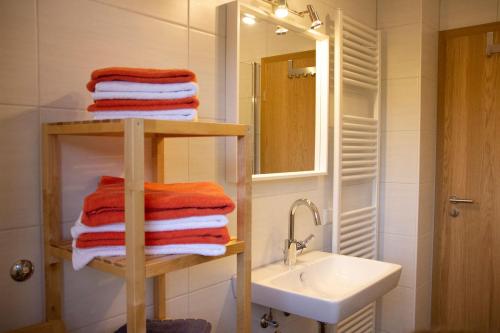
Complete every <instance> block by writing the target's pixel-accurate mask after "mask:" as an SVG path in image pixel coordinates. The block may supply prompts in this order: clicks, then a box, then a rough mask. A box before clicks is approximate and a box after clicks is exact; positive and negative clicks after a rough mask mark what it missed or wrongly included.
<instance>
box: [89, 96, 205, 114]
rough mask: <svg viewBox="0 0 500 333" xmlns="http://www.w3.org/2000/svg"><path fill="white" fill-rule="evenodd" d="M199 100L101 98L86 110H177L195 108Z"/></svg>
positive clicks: (188, 98)
mask: <svg viewBox="0 0 500 333" xmlns="http://www.w3.org/2000/svg"><path fill="white" fill-rule="evenodd" d="M199 104H200V102H199V101H198V98H196V97H186V98H178V99H158V100H148V99H145V100H144V99H143V100H141V99H101V100H98V101H95V102H94V104H92V105H89V106H88V108H87V110H88V111H91V112H92V111H126V110H137V111H151V110H177V109H196V108H197V107H198V105H199Z"/></svg>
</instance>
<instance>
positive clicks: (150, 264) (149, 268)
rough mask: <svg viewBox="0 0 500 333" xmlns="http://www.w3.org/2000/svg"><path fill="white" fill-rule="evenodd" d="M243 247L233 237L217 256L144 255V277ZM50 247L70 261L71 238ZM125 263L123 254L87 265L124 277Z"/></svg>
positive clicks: (234, 251) (180, 267)
mask: <svg viewBox="0 0 500 333" xmlns="http://www.w3.org/2000/svg"><path fill="white" fill-rule="evenodd" d="M244 247H245V242H244V241H241V240H237V239H235V238H233V239H231V241H230V242H229V243H227V245H226V253H225V254H224V255H222V256H218V257H207V256H201V255H196V254H181V255H155V256H146V277H147V278H149V277H153V276H158V275H161V274H165V273H168V272H172V271H176V270H179V269H182V268H187V267H191V266H195V265H199V264H202V263H205V262H208V261H212V260H217V259H220V258H223V257H227V256H231V255H234V254H238V253H242V252H243V251H244ZM50 249H51V255H52V256H54V257H56V258H60V259H65V260H69V261H71V256H72V252H73V249H72V247H71V240H65V241H61V242H59V243H52V244H51V245H50ZM126 265H127V259H126V257H124V256H116V257H97V258H95V259H94V260H92V261H91V262H89V263H88V264H87V266H89V267H92V268H95V269H97V270H100V271H103V272H107V273H111V274H113V275H116V276H119V277H123V278H124V277H125V268H126Z"/></svg>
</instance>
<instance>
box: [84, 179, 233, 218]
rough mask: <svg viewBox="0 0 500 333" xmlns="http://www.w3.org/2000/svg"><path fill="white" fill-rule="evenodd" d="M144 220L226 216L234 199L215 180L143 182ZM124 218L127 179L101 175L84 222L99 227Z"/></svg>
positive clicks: (87, 200)
mask: <svg viewBox="0 0 500 333" xmlns="http://www.w3.org/2000/svg"><path fill="white" fill-rule="evenodd" d="M144 206H145V220H146V221H150V220H167V219H174V218H182V217H189V216H206V215H226V214H229V213H231V212H232V211H233V210H234V208H235V205H234V202H233V201H232V200H231V198H229V197H228V196H227V195H226V194H225V193H224V189H223V188H222V187H221V186H220V185H217V184H215V183H212V182H197V183H176V184H161V183H144ZM122 221H125V188H124V179H123V178H119V177H110V176H103V177H101V179H100V181H99V184H98V187H97V189H96V191H95V192H93V193H91V194H90V195H88V196H87V197H85V200H84V204H83V216H82V223H83V224H85V225H87V226H99V225H104V224H111V223H117V222H122Z"/></svg>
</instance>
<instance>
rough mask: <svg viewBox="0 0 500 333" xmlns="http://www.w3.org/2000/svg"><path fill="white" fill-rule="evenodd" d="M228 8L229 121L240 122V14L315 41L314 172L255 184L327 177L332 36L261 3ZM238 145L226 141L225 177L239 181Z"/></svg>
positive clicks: (234, 4) (259, 176) (265, 177)
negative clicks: (253, 17)
mask: <svg viewBox="0 0 500 333" xmlns="http://www.w3.org/2000/svg"><path fill="white" fill-rule="evenodd" d="M224 6H225V7H226V121H227V122H230V123H238V122H239V75H240V69H239V67H240V54H239V53H240V38H239V36H240V22H241V20H240V15H241V11H242V10H244V11H245V13H250V14H252V15H254V16H255V17H257V18H260V19H264V20H266V21H268V22H273V23H276V24H279V25H281V26H283V27H285V28H287V29H288V30H290V31H295V32H298V33H302V34H304V35H306V36H308V37H310V38H311V39H314V40H315V41H316V120H315V121H316V125H315V151H314V169H313V170H309V171H295V172H282V173H268V174H256V175H252V181H264V180H275V179H287V178H299V177H311V176H324V175H326V174H327V173H328V170H327V168H328V113H329V104H328V98H329V65H330V59H329V58H330V55H329V37H328V36H327V35H325V34H323V33H321V32H319V31H317V30H311V29H309V26H305V25H304V24H303V23H302V22H300V21H301V20H302V18H300V17H297V18H295V17H293V15H289V16H287V17H285V18H278V17H276V16H275V15H274V14H273V12H272V8H271V7H270V6H269V5H268V4H266V3H264V2H260V1H251V4H250V3H247V2H242V1H233V2H230V3H227V4H225V5H224ZM235 159H236V143H235V142H233V141H230V140H229V139H228V140H227V141H226V178H227V180H228V181H230V182H235V181H236V169H235V168H234V166H235V165H236V164H235V163H234V161H235Z"/></svg>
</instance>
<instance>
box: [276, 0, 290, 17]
mask: <svg viewBox="0 0 500 333" xmlns="http://www.w3.org/2000/svg"><path fill="white" fill-rule="evenodd" d="M274 15H276V17H279V18H283V17H287V16H288V5H287V3H286V0H278V1H277V3H276V7H275V8H274Z"/></svg>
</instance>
